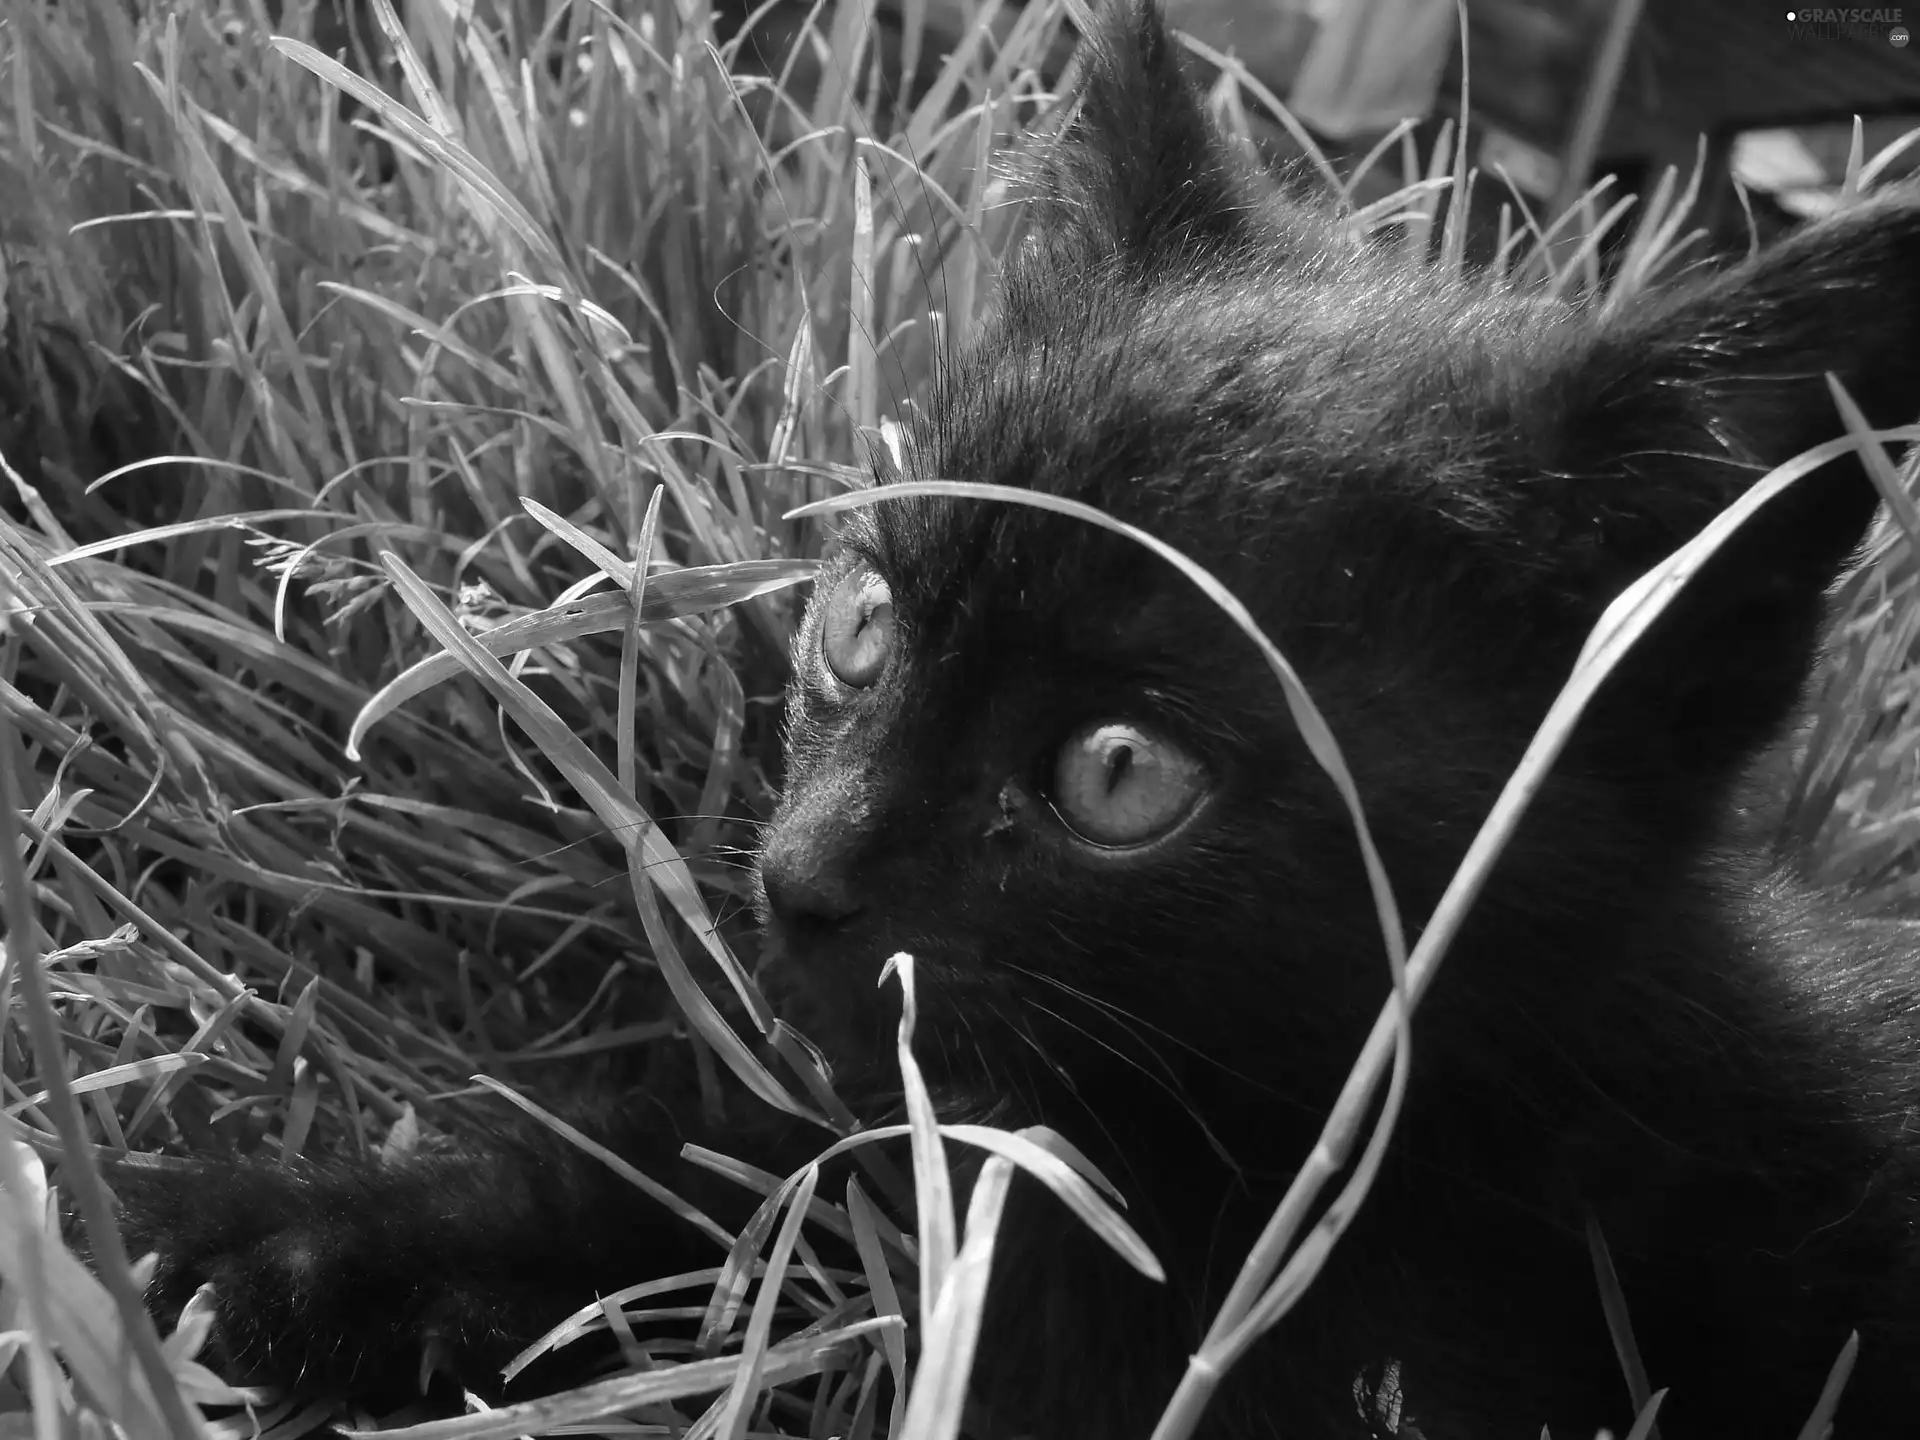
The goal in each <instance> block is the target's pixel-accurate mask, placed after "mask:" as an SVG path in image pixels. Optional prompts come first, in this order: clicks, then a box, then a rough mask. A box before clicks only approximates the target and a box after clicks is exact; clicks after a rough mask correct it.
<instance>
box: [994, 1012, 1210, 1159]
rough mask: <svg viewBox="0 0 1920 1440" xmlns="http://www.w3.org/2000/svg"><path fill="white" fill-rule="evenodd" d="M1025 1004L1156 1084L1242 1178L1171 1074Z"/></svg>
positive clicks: (1060, 1017)
mask: <svg viewBox="0 0 1920 1440" xmlns="http://www.w3.org/2000/svg"><path fill="white" fill-rule="evenodd" d="M1026 1003H1027V1004H1029V1005H1031V1006H1032V1007H1033V1008H1034V1009H1036V1010H1038V1011H1039V1012H1040V1013H1041V1014H1043V1015H1047V1016H1050V1017H1051V1018H1052V1019H1054V1020H1055V1021H1057V1022H1058V1023H1059V1024H1061V1025H1064V1026H1066V1027H1067V1028H1068V1029H1069V1030H1072V1031H1074V1032H1075V1033H1076V1034H1078V1035H1080V1036H1082V1037H1084V1038H1085V1039H1087V1040H1090V1041H1092V1042H1093V1043H1094V1044H1095V1045H1098V1046H1099V1047H1100V1048H1101V1049H1102V1050H1105V1051H1106V1052H1107V1053H1108V1054H1109V1055H1111V1056H1113V1058H1114V1059H1116V1060H1118V1061H1120V1062H1121V1063H1122V1064H1123V1065H1128V1066H1131V1067H1132V1068H1133V1069H1135V1070H1138V1071H1139V1072H1140V1073H1141V1074H1142V1075H1144V1076H1145V1077H1146V1078H1147V1079H1149V1080H1151V1081H1152V1082H1153V1083H1154V1084H1155V1085H1158V1086H1159V1087H1160V1088H1161V1089H1162V1090H1164V1091H1165V1092H1166V1093H1167V1095H1168V1097H1169V1098H1170V1099H1172V1100H1173V1101H1174V1102H1175V1103H1176V1104H1178V1105H1179V1107H1180V1108H1181V1109H1182V1110H1183V1111H1185V1112H1186V1114H1187V1117H1188V1118H1189V1119H1190V1120H1192V1121H1193V1123H1194V1124H1195V1125H1196V1126H1198V1127H1199V1129H1200V1133H1201V1134H1202V1135H1204V1136H1205V1137H1206V1141H1207V1146H1208V1148H1209V1149H1211V1150H1212V1151H1213V1153H1214V1154H1215V1155H1217V1156H1219V1157H1220V1160H1221V1162H1222V1163H1224V1164H1225V1165H1226V1166H1227V1168H1228V1169H1230V1170H1232V1171H1233V1173H1234V1175H1235V1176H1236V1177H1237V1178H1239V1179H1241V1180H1244V1179H1245V1173H1246V1172H1245V1171H1244V1170H1242V1169H1241V1166H1240V1162H1239V1161H1238V1160H1236V1159H1234V1158H1233V1153H1232V1152H1231V1151H1230V1150H1228V1149H1227V1147H1226V1145H1225V1144H1224V1143H1222V1141H1221V1139H1220V1137H1219V1136H1218V1135H1216V1134H1214V1133H1213V1127H1212V1126H1211V1125H1209V1124H1207V1120H1206V1117H1205V1116H1204V1115H1202V1114H1201V1113H1200V1111H1199V1110H1198V1109H1197V1108H1195V1106H1194V1103H1193V1101H1192V1100H1191V1099H1189V1098H1188V1096H1187V1093H1186V1090H1185V1089H1184V1087H1182V1086H1181V1085H1180V1083H1179V1081H1178V1080H1177V1079H1174V1078H1172V1076H1171V1072H1169V1074H1168V1075H1156V1074H1154V1072H1153V1071H1152V1070H1149V1069H1148V1068H1147V1067H1146V1066H1145V1065H1143V1064H1142V1063H1141V1062H1140V1061H1139V1059H1137V1058H1136V1057H1134V1056H1132V1055H1129V1054H1128V1053H1127V1052H1126V1051H1124V1050H1122V1049H1121V1048H1120V1047H1119V1046H1117V1045H1114V1044H1112V1043H1111V1042H1110V1041H1107V1040H1104V1039H1102V1038H1101V1037H1100V1036H1098V1035H1096V1034H1094V1033H1093V1031H1091V1030H1089V1029H1087V1027H1086V1026H1084V1025H1081V1024H1078V1023H1077V1022H1075V1021H1072V1020H1069V1019H1068V1018H1067V1017H1066V1016H1064V1015H1062V1014H1060V1013H1059V1012H1058V1011H1057V1010H1050V1009H1048V1008H1047V1007H1046V1006H1045V1005H1042V1004H1040V1003H1039V1001H1037V1000H1031V999H1029V1000H1028V1001H1027V1002H1026ZM1136 1038H1137V1037H1136ZM1148 1053H1149V1054H1150V1055H1152V1056H1153V1058H1154V1059H1155V1060H1156V1061H1158V1062H1159V1063H1160V1064H1161V1065H1162V1066H1165V1065H1166V1063H1167V1062H1166V1061H1165V1060H1164V1059H1162V1058H1161V1057H1160V1055H1159V1054H1158V1052H1156V1051H1153V1050H1152V1049H1151V1048H1149V1050H1148ZM1062 1073H1064V1072H1062Z"/></svg>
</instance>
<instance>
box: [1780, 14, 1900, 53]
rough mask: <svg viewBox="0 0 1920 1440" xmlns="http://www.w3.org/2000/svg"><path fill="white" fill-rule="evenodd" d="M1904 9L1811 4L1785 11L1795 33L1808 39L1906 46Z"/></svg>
mask: <svg viewBox="0 0 1920 1440" xmlns="http://www.w3.org/2000/svg"><path fill="white" fill-rule="evenodd" d="M1906 20H1907V16H1906V12H1905V11H1904V10H1902V9H1900V8H1898V7H1893V8H1888V7H1873V6H1840V7H1835V6H1831V5H1827V6H1814V7H1812V8H1805V9H1801V8H1796V9H1793V10H1789V11H1787V24H1789V25H1791V26H1792V27H1793V32H1794V34H1796V35H1798V36H1801V37H1803V38H1805V39H1809V40H1867V41H1871V42H1873V43H1874V44H1877V45H1891V46H1893V48H1894V49H1896V50H1904V49H1906V48H1907V42H1908V41H1909V40H1910V39H1912V38H1913V37H1912V36H1911V35H1910V34H1909V33H1908V31H1907V25H1906Z"/></svg>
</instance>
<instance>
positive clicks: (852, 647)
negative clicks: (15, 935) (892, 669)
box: [820, 567, 894, 690]
mask: <svg viewBox="0 0 1920 1440" xmlns="http://www.w3.org/2000/svg"><path fill="white" fill-rule="evenodd" d="M893 629H894V626H893V591H891V590H890V589H888V588H887V582H886V581H885V580H883V579H881V578H880V576H879V575H878V574H876V573H875V572H874V571H872V570H869V569H866V568H864V567H863V568H861V569H858V570H854V571H852V572H850V573H848V574H847V575H845V576H843V577H841V580H840V583H839V584H837V585H835V586H834V587H833V594H831V595H829V596H828V597H827V613H826V619H825V622H824V623H823V624H822V625H821V627H820V654H821V657H822V658H823V659H825V660H826V662H827V668H828V669H829V670H831V671H833V673H834V674H835V675H836V676H837V677H839V679H840V681H841V683H842V684H846V685H851V686H853V687H854V688H855V689H858V690H864V689H865V688H866V687H867V686H869V685H871V684H873V682H874V681H876V680H878V679H879V678H880V672H881V671H883V670H885V669H886V668H887V656H888V655H889V654H890V653H891V652H892V650H893Z"/></svg>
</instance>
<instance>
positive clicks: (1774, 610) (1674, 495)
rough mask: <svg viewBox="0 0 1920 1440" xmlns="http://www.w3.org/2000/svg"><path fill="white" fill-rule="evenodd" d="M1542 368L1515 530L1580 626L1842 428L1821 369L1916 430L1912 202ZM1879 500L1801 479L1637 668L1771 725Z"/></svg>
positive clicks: (1679, 297)
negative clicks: (1533, 548) (1532, 448)
mask: <svg viewBox="0 0 1920 1440" xmlns="http://www.w3.org/2000/svg"><path fill="white" fill-rule="evenodd" d="M1550 372H1551V373H1550V378H1549V379H1548V380H1546V382H1545V385H1546V392H1545V394H1546V396H1547V397H1549V398H1547V399H1546V401H1545V403H1546V404H1547V406H1548V407H1549V409H1550V410H1551V411H1552V412H1553V413H1555V414H1556V415H1557V416H1558V417H1559V423H1558V424H1557V425H1555V426H1554V427H1553V429H1554V432H1555V436H1556V438H1555V440H1554V442H1553V443H1552V444H1551V445H1550V446H1549V454H1548V455H1546V456H1544V457H1539V458H1541V459H1544V460H1545V463H1544V464H1543V465H1541V466H1540V471H1541V472H1542V473H1541V474H1540V475H1538V476H1536V478H1533V479H1530V480H1524V481H1522V482H1521V485H1520V488H1521V490H1522V491H1523V492H1532V494H1531V495H1530V496H1527V497H1525V498H1522V499H1521V501H1520V512H1521V513H1520V514H1518V515H1516V517H1515V518H1516V519H1517V520H1518V521H1519V522H1520V523H1519V524H1518V525H1517V526H1516V533H1519V534H1522V535H1524V534H1526V533H1528V532H1529V531H1531V532H1532V533H1533V534H1534V535H1535V536H1536V537H1537V536H1538V535H1539V534H1540V533H1541V531H1542V528H1543V527H1544V528H1545V529H1546V530H1547V531H1548V532H1550V533H1553V534H1555V535H1556V538H1557V543H1555V544H1553V545H1552V547H1551V548H1552V550H1553V551H1554V554H1555V561H1554V563H1555V564H1556V565H1557V566H1558V567H1559V569H1560V574H1559V575H1558V577H1557V583H1558V584H1560V585H1566V584H1571V585H1572V586H1574V587H1575V591H1576V605H1577V606H1578V608H1579V609H1580V610H1581V611H1583V612H1584V613H1583V616H1582V623H1583V624H1590V623H1591V622H1592V621H1593V620H1595V619H1597V618H1598V615H1599V612H1600V610H1601V608H1603V607H1604V606H1605V604H1606V603H1607V602H1608V601H1610V600H1611V599H1612V598H1613V596H1614V595H1616V594H1618V592H1619V591H1620V589H1621V588H1622V587H1623V586H1624V585H1625V584H1626V583H1627V582H1628V581H1630V580H1631V579H1632V578H1634V577H1635V576H1637V575H1638V574H1640V573H1642V572H1644V571H1645V570H1647V569H1649V568H1651V567H1652V566H1653V565H1654V564H1656V563H1657V562H1658V561H1660V560H1661V559H1662V558H1663V557H1664V556H1666V555H1667V554H1669V553H1671V552H1672V551H1673V550H1675V549H1677V548H1678V547H1679V546H1680V545H1681V544H1683V543H1685V542H1686V541H1687V540H1688V539H1690V538H1691V537H1692V536H1693V535H1694V534H1696V533H1697V532H1698V531H1699V530H1700V529H1701V528H1702V527H1704V526H1705V525H1706V524H1707V522H1708V521H1710V520H1711V519H1713V517H1714V516H1715V515H1716V514H1718V513H1719V512H1720V511H1721V510H1722V509H1724V508H1725V507H1726V506H1727V505H1728V504H1729V503H1731V502H1732V501H1733V500H1734V499H1735V498H1736V497H1737V496H1738V495H1739V494H1740V493H1741V492H1742V491H1743V490H1744V489H1745V488H1746V487H1747V486H1748V485H1750V484H1751V483H1752V482H1753V481H1754V480H1756V479H1758V478H1759V477H1760V476H1762V475H1764V474H1765V473H1767V472H1768V471H1769V470H1771V469H1773V468H1774V467H1775V466H1777V465H1779V464H1781V463H1783V462H1784V461H1787V460H1789V459H1792V458H1793V457H1794V456H1795V455H1798V454H1799V453H1801V452H1802V451H1804V450H1807V449H1809V448H1811V447H1812V446H1814V445H1817V444H1819V443H1821V442H1823V441H1827V440H1832V439H1835V438H1837V437H1839V436H1842V435H1844V434H1845V433H1846V432H1845V426H1844V422H1843V421H1842V419H1841V417H1840V414H1839V412H1838V409H1837V408H1836V405H1835V402H1834V399H1833V396H1832V392H1831V390H1830V388H1829V385H1828V382H1827V379H1826V376H1827V375H1828V374H1829V373H1831V374H1833V375H1835V376H1837V378H1838V379H1839V380H1840V382H1841V383H1842V384H1843V385H1844V386H1845V387H1846V389H1847V390H1848V392H1849V393H1850V394H1851V395H1852V397H1853V398H1854V400H1855V401H1856V402H1858V404H1859V406H1860V408H1861V410H1862V411H1863V412H1864V413H1865V415H1866V417H1867V419H1868V421H1869V422H1870V423H1871V424H1872V425H1874V426H1875V427H1876V428H1883V429H1884V428H1887V427H1890V426H1894V425H1903V424H1910V423H1913V422H1914V421H1915V420H1917V419H1920V192H1914V191H1911V190H1907V191H1904V192H1902V193H1898V194H1892V195H1889V196H1886V197H1884V198H1881V199H1878V200H1875V201H1873V202H1871V203H1868V204H1864V205H1860V206H1858V207H1855V208H1853V209H1851V210H1849V211H1847V212H1845V213H1843V214H1841V215H1839V216H1836V217H1835V218H1833V219H1831V220H1829V221H1827V222H1825V223H1823V224H1820V225H1816V226H1812V227H1809V228H1807V229H1805V230H1803V231H1801V232H1799V233H1797V234H1796V235H1794V236H1793V237H1791V238H1789V239H1788V240H1786V241H1785V242H1784V243H1782V244H1780V245H1777V246H1775V247H1774V248H1772V249H1771V250H1770V251H1768V252H1765V253H1763V254H1762V255H1760V256H1758V257H1757V258H1754V259H1751V260H1749V261H1747V262H1746V263H1745V264H1742V265H1739V266H1736V267H1734V268H1732V269H1731V270H1728V271H1726V272H1724V273H1722V274H1720V275H1718V276H1715V277H1713V278H1711V279H1708V280H1705V281H1702V282H1698V283H1696V284H1694V285H1691V286H1687V287H1684V288H1681V289H1679V290H1677V291H1675V292H1673V293H1671V294H1669V295H1667V296H1663V297H1659V298H1653V299H1649V300H1647V301H1643V302H1639V303H1636V304H1630V305H1627V306H1625V307H1622V308H1621V309H1620V310H1618V311H1617V312H1616V313H1615V314H1613V315H1611V316H1607V317H1605V318H1603V319H1602V320H1601V321H1600V322H1599V323H1598V325H1597V327H1596V329H1595V331H1594V332H1592V333H1591V334H1590V335H1589V336H1588V337H1587V339H1586V340H1585V341H1583V342H1582V343H1581V344H1580V345H1579V346H1578V347H1577V353H1576V354H1575V355H1573V356H1572V357H1570V359H1569V363H1567V364H1565V365H1562V366H1555V367H1550ZM1541 500H1546V501H1547V502H1548V503H1547V504H1546V505H1545V506H1544V507H1543V506H1541V505H1540V504H1539V503H1538V502H1539V501H1541ZM1875 504H1876V493H1875V491H1874V489H1873V487H1872V485H1871V482H1870V481H1869V480H1868V479H1867V477H1866V472H1865V470H1864V469H1863V467H1862V466H1861V464H1860V462H1859V461H1858V460H1857V459H1855V458H1852V457H1845V458H1842V459H1840V460H1836V461H1833V462H1831V463H1829V464H1828V465H1826V466H1825V467H1823V468H1822V469H1820V470H1819V471H1817V472H1815V473H1814V474H1812V475H1809V476H1807V477H1806V478H1804V479H1802V480H1800V481H1798V482H1796V483H1795V484H1794V485H1793V486H1791V487H1790V488H1789V489H1788V490H1787V491H1786V492H1785V493H1783V494H1781V495H1779V496H1777V497H1775V498H1774V499H1773V500H1772V501H1770V502H1769V503H1768V504H1767V505H1766V506H1765V507H1763V508H1762V510H1761V511H1760V512H1759V513H1758V514H1756V515H1755V516H1753V517H1752V518H1751V519H1750V520H1749V521H1748V523H1747V524H1746V525H1745V526H1744V527H1743V528H1742V529H1741V530H1740V531H1739V532H1738V533H1737V534H1736V535H1735V536H1734V537H1733V538H1732V539H1731V541H1730V542H1729V543H1728V544H1727V545H1726V546H1724V547H1723V548H1722V549H1721V550H1720V552H1719V553H1718V554H1717V556H1716V557H1715V558H1714V560H1713V561H1711V562H1710V563H1709V564H1708V566H1707V567H1706V569H1705V570H1704V571H1703V572H1702V573H1701V574H1699V575H1698V576H1697V577H1695V579H1694V580H1693V581H1692V582H1691V583H1690V584H1689V586H1688V587H1687V589H1686V590H1685V591H1684V592H1683V593H1682V595H1681V596H1680V597H1679V599H1678V600H1677V601H1676V603H1675V604H1674V606H1673V607H1672V609H1671V610H1670V612H1669V614H1668V617H1667V618H1666V619H1663V621H1662V622H1661V624H1660V626H1659V627H1658V629H1657V631H1656V632H1655V633H1654V634H1652V635H1650V636H1649V637H1648V640H1649V643H1648V644H1647V645H1645V646H1643V647H1642V653H1640V654H1637V655H1636V657H1635V660H1634V661H1633V666H1634V669H1635V672H1636V673H1638V674H1640V675H1641V676H1642V677H1643V678H1645V679H1648V680H1650V681H1652V682H1653V683H1655V684H1657V685H1659V686H1661V687H1664V688H1663V693H1667V694H1670V695H1672V696H1673V697H1675V703H1676V704H1680V703H1683V702H1684V701H1685V698H1686V697H1687V696H1688V695H1695V696H1696V697H1699V698H1701V700H1702V703H1704V704H1706V705H1707V706H1708V708H1709V710H1712V711H1716V712H1719V713H1722V714H1726V715H1731V714H1738V713H1741V712H1742V711H1743V710H1744V711H1746V712H1748V713H1749V714H1750V715H1751V717H1752V719H1753V721H1754V723H1755V724H1756V725H1757V726H1759V727H1761V728H1765V727H1768V726H1770V725H1771V724H1773V723H1774V722H1775V721H1777V720H1778V718H1779V717H1780V716H1781V715H1783V714H1784V713H1785V712H1786V710H1787V709H1788V708H1789V707H1790V706H1791V705H1792V704H1793V703H1794V701H1795V699H1796V698H1797V695H1798V692H1799V688H1800V685H1801V683H1802V681H1803V679H1804V674H1805V669H1806V665H1807V661H1808V658H1809V654H1810V650H1811V647H1812V645H1813V643H1814V638H1815V635H1816V634H1817V628H1818V625H1819V622H1820V619H1821V617H1822V615H1823V613H1824V596H1825V592H1826V590H1827V589H1828V587H1829V586H1830V585H1831V584H1832V582H1833V581H1834V579H1835V578H1836V576H1837V575H1838V573H1839V572H1840V570H1841V568H1842V567H1843V566H1844V565H1845V563H1846V561H1847V559H1848V557H1849V556H1850V555H1851V554H1852V553H1853V552H1854V550H1855V549H1856V547H1857V546H1858V545H1859V543H1860V541H1861V539H1862V537H1863V535H1864V532H1865V530H1866V528H1867V525H1868V523H1869V521H1870V520H1871V518H1872V515H1873V512H1874V508H1875ZM1543 510H1544V511H1545V512H1547V513H1542V511H1543ZM1562 593H1563V594H1564V593H1565V592H1564V591H1563V592H1562Z"/></svg>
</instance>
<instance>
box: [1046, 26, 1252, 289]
mask: <svg viewBox="0 0 1920 1440" xmlns="http://www.w3.org/2000/svg"><path fill="white" fill-rule="evenodd" d="M1178 49H1179V47H1178V44H1177V42H1176V41H1175V40H1174V39H1173V38H1172V37H1171V36H1170V35H1169V34H1168V33H1167V27H1166V22H1165V19H1164V18H1163V16H1162V15H1161V13H1160V6H1159V4H1158V0H1102V3H1101V4H1100V7H1099V10H1098V12H1097V14H1096V15H1095V17H1094V21H1093V24H1092V26H1091V27H1090V28H1089V29H1088V31H1087V33H1086V35H1085V36H1084V37H1083V39H1082V41H1081V46H1080V50H1079V59H1080V64H1081V67H1082V69H1081V75H1080V82H1079V88H1078V101H1079V111H1078V115H1077V117H1076V118H1075V120H1074V121H1073V122H1072V123H1071V125H1070V126H1069V128H1068V129H1067V131H1066V132H1065V133H1064V134H1063V135H1062V136H1061V137H1060V138H1059V139H1058V140H1057V141H1056V142H1055V144H1054V145H1053V147H1052V148H1051V150H1050V151H1049V152H1048V153H1047V154H1046V155H1045V157H1044V159H1043V161H1042V174H1041V177H1040V187H1039V188H1040V190H1041V192H1042V205H1043V208H1044V210H1045V211H1046V212H1047V213H1046V215H1045V219H1044V226H1043V228H1044V229H1045V230H1047V231H1050V232H1051V236H1050V238H1052V239H1054V240H1058V239H1061V238H1070V239H1072V240H1074V241H1077V242H1079V244H1080V245H1082V246H1085V245H1091V247H1092V248H1093V249H1094V250H1095V251H1096V253H1102V254H1104V255H1106V256H1109V257H1116V258H1119V259H1120V260H1122V261H1123V262H1126V263H1128V264H1131V265H1135V266H1141V267H1145V268H1155V267H1156V266H1158V265H1159V264H1162V263H1165V262H1169V261H1174V260H1182V259H1184V260H1186V261H1188V262H1191V261H1195V260H1204V259H1215V258H1218V257H1219V256H1221V255H1222V254H1223V253H1224V252H1227V251H1229V250H1232V249H1234V248H1235V247H1236V246H1238V245H1240V244H1241V243H1242V242H1244V241H1245V240H1246V239H1248V238H1249V236H1250V233H1251V231H1252V229H1253V228H1254V227H1256V226H1257V225H1258V223H1259V218H1260V216H1259V212H1260V211H1261V209H1262V205H1261V198H1262V197H1261V189H1260V187H1259V185H1258V182H1257V180H1256V179H1255V177H1254V175H1253V174H1252V172H1251V170H1250V168H1249V166H1248V165H1247V163H1246V162H1245V161H1244V160H1243V159H1242V158H1241V157H1240V156H1238V155H1237V154H1236V153H1235V152H1234V151H1233V150H1232V149H1230V148H1229V146H1228V145H1227V142H1226V140H1225V139H1224V138H1223V137H1222V136H1221V134H1220V133H1219V131H1218V130H1217V129H1215V127H1214V124H1213V121H1212V120H1211V119H1210V118H1209V117H1208V115H1207V113H1206V111H1205V109H1204V108H1203V107H1202V106H1201V104H1200V99H1199V96H1198V95H1197V94H1196V92H1195V90H1194V88H1193V85H1192V83H1191V82H1190V81H1189V80H1188V78H1187V76H1186V73H1185V72H1184V70H1183V69H1182V67H1181V63H1180V58H1179V54H1178Z"/></svg>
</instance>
